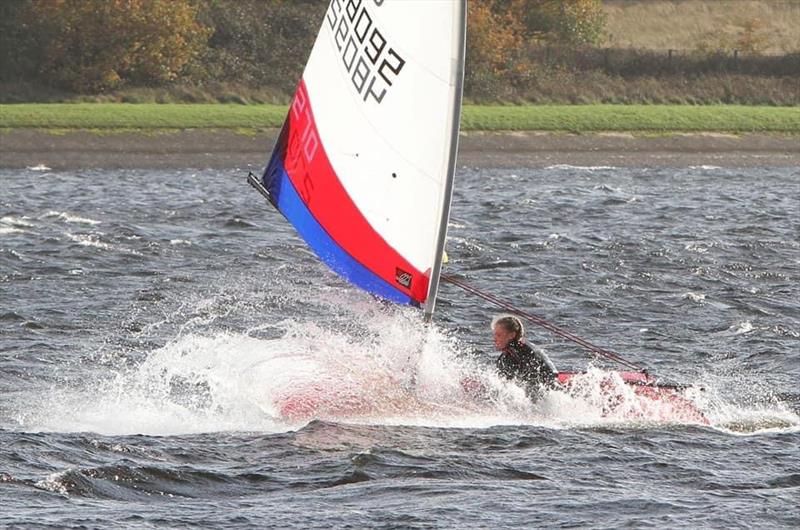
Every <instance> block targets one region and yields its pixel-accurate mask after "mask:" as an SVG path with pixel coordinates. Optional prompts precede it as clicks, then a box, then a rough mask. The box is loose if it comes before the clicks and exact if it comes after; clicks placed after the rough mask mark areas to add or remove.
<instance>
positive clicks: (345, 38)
mask: <svg viewBox="0 0 800 530" xmlns="http://www.w3.org/2000/svg"><path fill="white" fill-rule="evenodd" d="M383 2H384V0H331V4H330V6H329V7H328V13H327V15H326V20H327V23H328V25H329V26H330V29H331V31H332V32H333V38H334V41H335V43H336V47H337V49H338V50H339V53H341V57H342V62H343V63H344V66H345V68H346V69H347V73H348V75H349V76H350V81H351V82H352V83H353V87H354V88H355V90H356V92H358V94H359V95H360V96H361V97H362V98H363V99H364V101H367V100H368V99H372V100H374V101H376V102H378V103H380V102H381V101H383V98H384V96H386V92H387V91H388V90H389V88H390V87H391V86H392V83H393V82H394V80H395V79H396V78H397V76H398V75H399V74H400V72H401V71H402V69H403V66H404V65H405V64H406V61H405V59H403V58H402V57H401V56H400V55H399V54H398V53H397V52H396V51H395V50H394V48H392V47H391V46H388V42H387V40H386V38H385V37H384V36H383V34H382V33H381V32H380V31H379V30H378V28H376V27H375V25H374V24H373V20H372V17H371V16H370V14H369V10H368V9H367V7H366V5H365V4H370V3H374V4H375V5H376V6H378V7H380V6H381V5H382V4H383Z"/></svg>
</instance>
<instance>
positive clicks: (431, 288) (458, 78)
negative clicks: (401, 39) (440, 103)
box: [424, 0, 467, 321]
mask: <svg viewBox="0 0 800 530" xmlns="http://www.w3.org/2000/svg"><path fill="white" fill-rule="evenodd" d="M458 10H459V14H458V37H457V44H456V51H457V57H456V68H455V70H454V74H455V83H454V94H453V100H452V101H453V109H452V112H451V113H450V120H451V123H450V130H451V132H450V150H449V154H448V161H447V178H446V180H445V193H444V195H445V200H444V201H443V203H442V211H441V216H440V221H439V233H438V236H437V239H436V253H435V255H434V261H433V268H432V270H431V276H430V283H429V284H428V295H427V298H426V301H425V308H424V311H425V320H426V321H430V320H431V319H432V318H433V312H434V310H435V308H436V295H437V293H438V291H439V277H440V275H441V272H442V258H443V256H444V246H445V243H446V240H447V224H448V221H449V219H450V203H451V201H452V197H453V182H454V178H455V169H456V159H457V157H458V135H459V130H460V126H461V102H462V95H463V87H464V61H465V56H466V44H467V43H466V36H467V0H460V1H459V5H458Z"/></svg>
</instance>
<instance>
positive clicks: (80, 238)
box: [66, 232, 114, 250]
mask: <svg viewBox="0 0 800 530" xmlns="http://www.w3.org/2000/svg"><path fill="white" fill-rule="evenodd" d="M66 236H67V237H68V238H69V239H71V240H72V241H74V242H75V243H78V244H79V245H83V246H84V247H94V248H99V249H102V250H113V249H114V247H113V246H112V245H109V244H108V243H104V242H102V241H100V240H99V239H98V238H97V236H96V235H94V234H71V233H69V232H66Z"/></svg>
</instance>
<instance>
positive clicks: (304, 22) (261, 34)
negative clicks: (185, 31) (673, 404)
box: [198, 0, 327, 92]
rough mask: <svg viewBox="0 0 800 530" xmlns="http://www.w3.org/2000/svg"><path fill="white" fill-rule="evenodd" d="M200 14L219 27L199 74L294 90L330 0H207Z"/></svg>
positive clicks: (214, 26) (202, 17)
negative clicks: (326, 0) (327, 0)
mask: <svg viewBox="0 0 800 530" xmlns="http://www.w3.org/2000/svg"><path fill="white" fill-rule="evenodd" d="M201 6H202V10H201V14H200V19H201V20H202V21H203V22H204V23H205V24H207V25H208V26H209V27H213V28H214V33H213V35H212V36H211V38H210V39H209V41H208V48H207V50H206V53H205V55H204V57H203V61H202V69H203V71H202V72H201V73H200V75H199V76H198V77H201V78H204V79H217V80H224V81H225V82H240V83H245V84H249V85H253V86H258V85H265V84H267V85H271V86H276V87H278V88H280V89H282V90H285V91H287V92H292V91H293V90H294V88H295V87H296V85H297V81H298V80H299V79H300V75H301V74H302V71H303V66H304V65H305V63H306V59H307V58H308V55H309V53H310V52H311V47H312V45H313V44H314V39H315V38H316V35H317V32H318V31H319V26H320V23H321V21H322V16H323V13H324V12H325V8H326V7H327V2H324V1H320V0H287V1H283V0H203V1H202V3H201Z"/></svg>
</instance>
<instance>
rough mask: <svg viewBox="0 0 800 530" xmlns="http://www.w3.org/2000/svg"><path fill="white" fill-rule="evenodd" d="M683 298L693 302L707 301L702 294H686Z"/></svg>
mask: <svg viewBox="0 0 800 530" xmlns="http://www.w3.org/2000/svg"><path fill="white" fill-rule="evenodd" d="M683 298H684V299H686V300H691V301H692V302H702V301H703V300H705V299H706V295H704V294H702V293H685V294H684V295H683Z"/></svg>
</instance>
